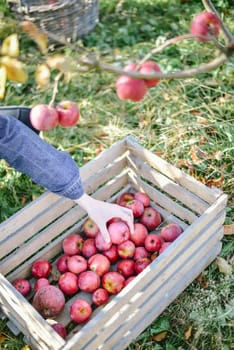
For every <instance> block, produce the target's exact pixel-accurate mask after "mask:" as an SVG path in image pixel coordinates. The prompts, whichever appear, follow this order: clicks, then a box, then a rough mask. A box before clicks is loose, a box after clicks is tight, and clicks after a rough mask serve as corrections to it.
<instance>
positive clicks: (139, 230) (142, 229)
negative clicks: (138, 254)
mask: <svg viewBox="0 0 234 350" xmlns="http://www.w3.org/2000/svg"><path fill="white" fill-rule="evenodd" d="M147 235H148V229H147V228H146V226H145V225H143V224H142V223H140V222H136V223H135V224H134V232H133V233H130V239H131V241H133V242H134V243H135V245H136V246H143V245H144V243H145V239H146V236H147Z"/></svg>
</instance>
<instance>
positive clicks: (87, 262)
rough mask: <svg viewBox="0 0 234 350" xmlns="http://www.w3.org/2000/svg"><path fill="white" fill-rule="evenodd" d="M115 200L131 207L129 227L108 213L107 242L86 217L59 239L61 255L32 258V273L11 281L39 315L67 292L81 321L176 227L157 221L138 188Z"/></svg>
mask: <svg viewBox="0 0 234 350" xmlns="http://www.w3.org/2000/svg"><path fill="white" fill-rule="evenodd" d="M116 203H117V204H118V205H120V206H124V207H127V208H130V209H131V210H132V212H133V216H134V232H133V233H131V232H130V230H129V227H128V225H127V224H126V223H125V222H124V221H122V220H121V219H119V218H115V217H114V218H112V219H111V220H110V221H109V222H108V223H107V225H108V231H109V234H110V238H111V240H110V242H109V243H107V242H106V241H105V240H104V238H103V236H102V235H101V233H100V231H99V229H98V226H97V225H96V224H95V222H94V221H92V219H91V218H89V217H88V218H87V219H86V220H85V222H84V224H83V225H82V228H81V230H80V232H79V233H72V234H69V235H68V236H66V237H65V238H64V239H63V241H62V255H60V256H59V257H58V258H57V260H56V261H55V262H54V264H53V265H52V263H51V262H50V261H48V260H43V259H40V260H36V261H34V263H33V264H32V267H31V277H33V278H29V279H18V280H16V281H14V283H13V285H14V287H15V288H16V289H17V290H18V291H19V292H20V293H21V294H22V295H24V296H28V298H29V299H30V300H31V302H32V305H33V306H34V307H35V308H36V310H37V311H38V312H39V313H40V314H41V315H42V316H43V317H44V318H45V319H53V318H56V316H58V315H59V314H60V313H61V312H62V311H63V309H64V305H65V303H66V301H67V300H68V299H70V298H71V297H73V300H74V301H73V302H72V304H71V306H70V311H69V312H70V319H71V321H73V322H74V323H75V324H76V323H78V324H80V323H84V322H87V321H88V320H89V319H90V317H91V315H92V312H93V310H94V309H95V308H96V307H98V306H100V305H104V304H106V303H107V302H108V300H109V298H110V296H112V295H115V294H117V293H119V292H120V291H121V290H122V289H123V288H124V287H125V286H126V285H128V284H129V283H130V282H131V281H132V280H133V279H134V278H135V277H136V276H137V275H139V274H140V273H141V272H142V271H143V270H144V269H145V268H146V267H147V266H148V265H149V264H151V262H152V261H153V260H154V259H156V258H157V257H158V256H159V255H160V254H161V253H162V252H163V251H164V250H165V249H167V247H168V246H169V245H170V244H172V242H173V241H174V240H175V239H176V238H177V237H178V236H179V235H180V234H181V233H182V228H181V227H180V226H179V225H178V224H177V223H166V222H163V218H162V216H161V214H160V213H159V212H158V211H157V210H156V209H155V208H154V207H153V206H152V205H151V202H150V198H149V196H148V195H147V194H146V193H144V192H136V193H132V192H124V193H123V194H121V195H120V196H119V197H118V198H117V201H116ZM54 276H56V278H54ZM79 291H82V292H85V293H89V295H90V296H91V298H90V300H92V302H88V301H87V300H85V299H84V298H82V297H79ZM51 326H52V327H53V328H54V329H55V330H56V331H57V332H58V334H60V335H61V336H62V337H63V338H65V337H66V334H67V332H66V328H65V326H64V325H62V324H61V323H58V322H56V321H54V322H53V323H52V324H51Z"/></svg>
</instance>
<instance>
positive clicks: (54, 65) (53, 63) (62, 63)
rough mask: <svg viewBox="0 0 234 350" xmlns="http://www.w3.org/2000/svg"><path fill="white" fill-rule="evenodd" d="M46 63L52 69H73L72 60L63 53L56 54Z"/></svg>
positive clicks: (63, 70)
mask: <svg viewBox="0 0 234 350" xmlns="http://www.w3.org/2000/svg"><path fill="white" fill-rule="evenodd" d="M46 64H47V65H48V66H49V67H50V68H51V69H58V70H60V71H61V72H69V71H70V70H71V64H70V60H69V59H68V58H67V57H65V56H64V55H61V54H55V55H53V56H51V57H49V58H48V59H47V60H46Z"/></svg>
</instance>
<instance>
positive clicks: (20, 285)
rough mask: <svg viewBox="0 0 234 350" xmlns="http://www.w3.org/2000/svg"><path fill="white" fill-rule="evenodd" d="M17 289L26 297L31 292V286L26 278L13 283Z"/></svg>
mask: <svg viewBox="0 0 234 350" xmlns="http://www.w3.org/2000/svg"><path fill="white" fill-rule="evenodd" d="M13 286H14V287H15V289H17V290H18V292H20V294H22V295H23V296H24V297H25V296H26V295H28V294H29V293H30V292H31V289H32V288H31V284H30V282H29V281H28V280H27V279H26V278H19V279H17V280H15V281H14V282H13Z"/></svg>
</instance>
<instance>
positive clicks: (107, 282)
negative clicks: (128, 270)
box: [102, 271, 125, 294]
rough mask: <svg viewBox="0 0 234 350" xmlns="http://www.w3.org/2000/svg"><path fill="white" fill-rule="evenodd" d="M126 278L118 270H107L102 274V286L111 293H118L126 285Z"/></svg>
mask: <svg viewBox="0 0 234 350" xmlns="http://www.w3.org/2000/svg"><path fill="white" fill-rule="evenodd" d="M124 282H125V278H124V276H122V275H121V274H120V273H119V272H117V271H109V272H106V273H105V274H104V275H103V276H102V286H103V288H104V289H105V290H106V291H107V292H108V293H109V294H117V293H119V292H120V291H121V289H122V288H123V287H124Z"/></svg>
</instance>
